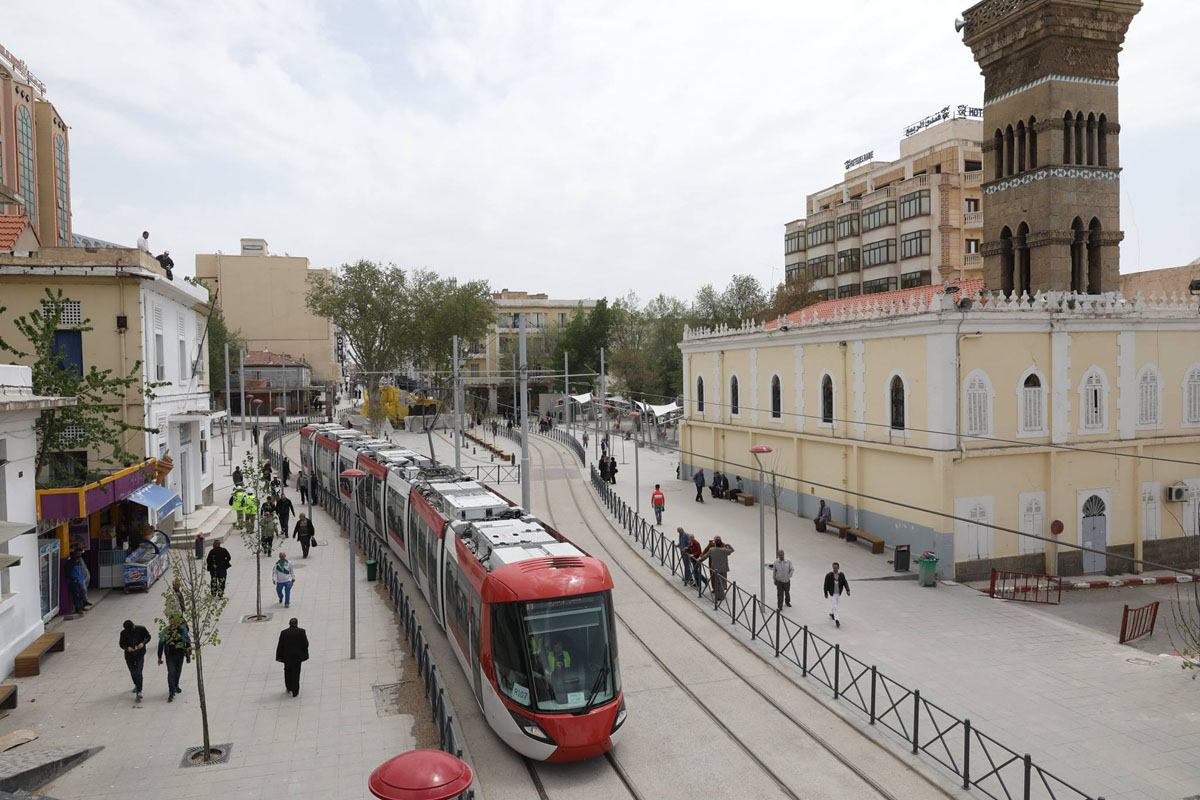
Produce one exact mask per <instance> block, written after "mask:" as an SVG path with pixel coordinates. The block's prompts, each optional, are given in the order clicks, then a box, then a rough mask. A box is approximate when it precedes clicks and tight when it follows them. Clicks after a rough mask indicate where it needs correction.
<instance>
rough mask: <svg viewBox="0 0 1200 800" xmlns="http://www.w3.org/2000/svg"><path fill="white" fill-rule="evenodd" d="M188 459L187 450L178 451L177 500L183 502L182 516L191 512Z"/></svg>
mask: <svg viewBox="0 0 1200 800" xmlns="http://www.w3.org/2000/svg"><path fill="white" fill-rule="evenodd" d="M189 458H191V453H190V452H189V450H180V451H179V499H180V500H182V501H183V513H184V514H189V513H191V511H192V484H191V470H190V469H189V465H188V459H189Z"/></svg>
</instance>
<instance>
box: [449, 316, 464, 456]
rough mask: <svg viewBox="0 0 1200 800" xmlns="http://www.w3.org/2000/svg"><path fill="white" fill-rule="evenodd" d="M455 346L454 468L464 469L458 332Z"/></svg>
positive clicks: (454, 337) (453, 338) (455, 335)
mask: <svg viewBox="0 0 1200 800" xmlns="http://www.w3.org/2000/svg"><path fill="white" fill-rule="evenodd" d="M452 341H453V344H452V345H451V346H452V347H453V348H454V468H455V469H458V470H461V469H462V432H461V431H462V408H461V407H460V406H459V399H458V334H457V333H456V334H454V336H453V337H452Z"/></svg>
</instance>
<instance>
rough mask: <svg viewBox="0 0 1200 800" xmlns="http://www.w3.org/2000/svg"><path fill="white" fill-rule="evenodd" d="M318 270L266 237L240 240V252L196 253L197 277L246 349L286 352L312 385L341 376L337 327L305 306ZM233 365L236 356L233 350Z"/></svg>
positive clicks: (231, 355)
mask: <svg viewBox="0 0 1200 800" xmlns="http://www.w3.org/2000/svg"><path fill="white" fill-rule="evenodd" d="M314 272H322V273H327V272H328V271H327V270H314V269H312V268H310V267H309V264H308V259H307V258H304V257H302V256H274V255H271V254H270V253H269V252H268V250H267V243H266V241H264V240H262V239H242V241H241V254H240V255H235V256H227V255H224V254H222V253H214V254H197V255H196V277H197V278H198V279H199V280H200V281H202V282H203V283H204V284H205V285H206V286H208V287H209V288H211V289H213V290H215V291H216V292H217V308H219V309H220V310H221V312H222V313H223V314H224V315H225V323H226V324H227V325H228V326H229V329H230V330H239V331H241V335H242V338H243V339H244V340H245V341H246V349H247V350H265V351H270V352H272V353H284V354H287V355H289V356H291V357H293V358H295V359H297V360H299V361H303V362H305V363H306V364H308V365H309V366H310V367H311V368H312V377H313V382H314V383H331V382H333V383H336V382H338V381H340V380H341V378H342V373H341V366H340V364H338V362H337V359H336V350H335V336H334V328H333V325H332V323H330V322H329V320H327V319H324V318H322V317H318V316H316V315H315V314H312V313H310V312H309V310H308V308H307V307H306V306H305V304H304V297H305V295H306V294H307V293H308V276H309V275H310V274H312V273H314ZM230 358H231V360H232V362H233V363H234V364H236V363H237V357H236V355H234V354H232V353H231V354H230Z"/></svg>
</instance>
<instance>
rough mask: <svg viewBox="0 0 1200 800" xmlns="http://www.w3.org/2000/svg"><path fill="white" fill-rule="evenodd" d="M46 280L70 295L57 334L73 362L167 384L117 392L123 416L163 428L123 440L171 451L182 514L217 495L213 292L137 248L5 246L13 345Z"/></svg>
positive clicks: (4, 326)
mask: <svg viewBox="0 0 1200 800" xmlns="http://www.w3.org/2000/svg"><path fill="white" fill-rule="evenodd" d="M47 288H49V289H50V290H51V291H55V292H56V291H57V290H59V289H61V290H62V292H63V294H64V296H65V297H66V298H67V299H69V300H70V301H71V302H70V305H69V306H68V307H67V309H66V310H65V312H64V314H63V316H62V320H61V323H62V327H61V328H60V330H59V331H58V335H57V336H56V341H57V343H58V345H59V347H60V348H61V349H62V351H63V352H64V353H65V355H66V357H67V359H68V360H69V361H70V362H72V363H75V364H77V365H78V366H79V368H80V369H81V370H84V371H86V370H89V369H91V368H92V367H95V368H96V369H99V370H111V371H112V372H113V373H114V374H119V375H128V374H130V372H132V371H134V369H135V368H140V371H141V377H142V378H143V380H144V381H146V382H160V383H162V384H163V385H161V386H159V387H158V388H156V389H154V397H153V398H152V399H144V398H143V397H142V396H141V395H140V394H138V395H134V394H130V395H128V396H126V397H123V398H119V397H114V398H112V403H113V406H114V407H115V408H114V411H113V413H114V414H119V415H120V416H121V418H122V420H124V421H125V422H126V423H128V424H130V425H145V426H147V427H151V428H156V429H157V432H156V433H147V432H140V431H130V432H128V433H126V434H125V441H124V442H123V443H122V444H123V445H124V447H125V448H126V449H128V450H129V451H130V452H132V453H135V454H139V455H142V456H143V457H145V458H151V457H161V456H162V455H163V454H164V453H169V454H170V456H171V458H172V459H173V460H174V462H175V468H174V469H173V470H172V471H171V473H170V474H169V475H168V477H167V484H166V485H167V487H168V488H170V489H172V490H173V491H175V492H176V493H177V494H179V496H180V497H181V498H182V499H183V513H188V512H190V511H192V510H193V509H195V508H196V507H197V506H199V505H202V504H205V503H207V502H210V501H211V499H212V483H213V476H214V473H215V466H214V465H215V457H216V454H215V453H214V452H213V441H212V417H211V415H212V412H211V411H210V410H209V390H208V375H207V366H208V347H207V341H206V340H205V338H204V332H205V323H206V321H207V318H208V297H207V293H206V292H205V291H204V290H203V289H201V288H199V287H196V286H193V285H191V284H188V283H185V282H183V281H171V280H167V278H166V275H165V273H164V271H163V269H162V267H161V266H160V265H159V263H158V262H157V261H156V260H155V259H154V258H152V257H151V256H150V255H149V254H148V253H145V252H142V251H140V250H135V249H90V248H60V247H44V248H41V249H40V250H37V251H36V252H32V253H27V254H23V255H13V254H4V253H0V297H3V298H4V305H5V306H7V307H8V311H7V313H6V314H5V315H4V316H3V317H0V337H2V338H4V339H6V340H7V341H8V342H10V343H12V344H13V345H14V346H16V347H23V346H24V345H25V344H26V342H25V339H24V337H23V336H22V335H21V334H20V333H19V332H18V331H17V329H16V327H15V325H14V322H13V321H14V319H15V318H16V317H18V316H20V315H22V314H28V313H29V312H31V311H33V310H37V309H39V308H40V304H41V303H42V301H43V300H45V299H46V295H45V290H46V289H47ZM85 320H90V322H88V323H87V324H86V325H85V324H84V322H85ZM85 328H90V330H87V329H85ZM29 360H30V359H18V360H17V361H18V363H22V362H24V363H29ZM139 364H140V367H139ZM217 446H218V447H219V446H220V445H219V443H218V444H217ZM107 456H108V453H97V452H95V451H92V452H86V453H83V452H81V453H80V454H79V457H86V459H87V461H88V464H89V467H91V468H94V469H96V470H98V471H103V469H104V468H103V466H102V465H101V464H99V463H98V459H99V458H100V457H107ZM126 466H128V465H126Z"/></svg>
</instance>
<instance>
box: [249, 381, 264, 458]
mask: <svg viewBox="0 0 1200 800" xmlns="http://www.w3.org/2000/svg"><path fill="white" fill-rule="evenodd" d="M246 396H247V397H254V395H250V394H248V395H246ZM262 404H263V401H262V398H261V397H254V400H253V401H251V403H250V406H251V408H253V409H254V416H253V417H251V423H250V424H251V425H252V426H253V427H254V430H256V431H258V435H259V436H261V435H262V429H261V428H259V427H258V412H259V409H260V407H261V406H262ZM254 450H255V453H256V454H261V453H262V450H261V449H260V448H259V446H258V442H255V443H254Z"/></svg>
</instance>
